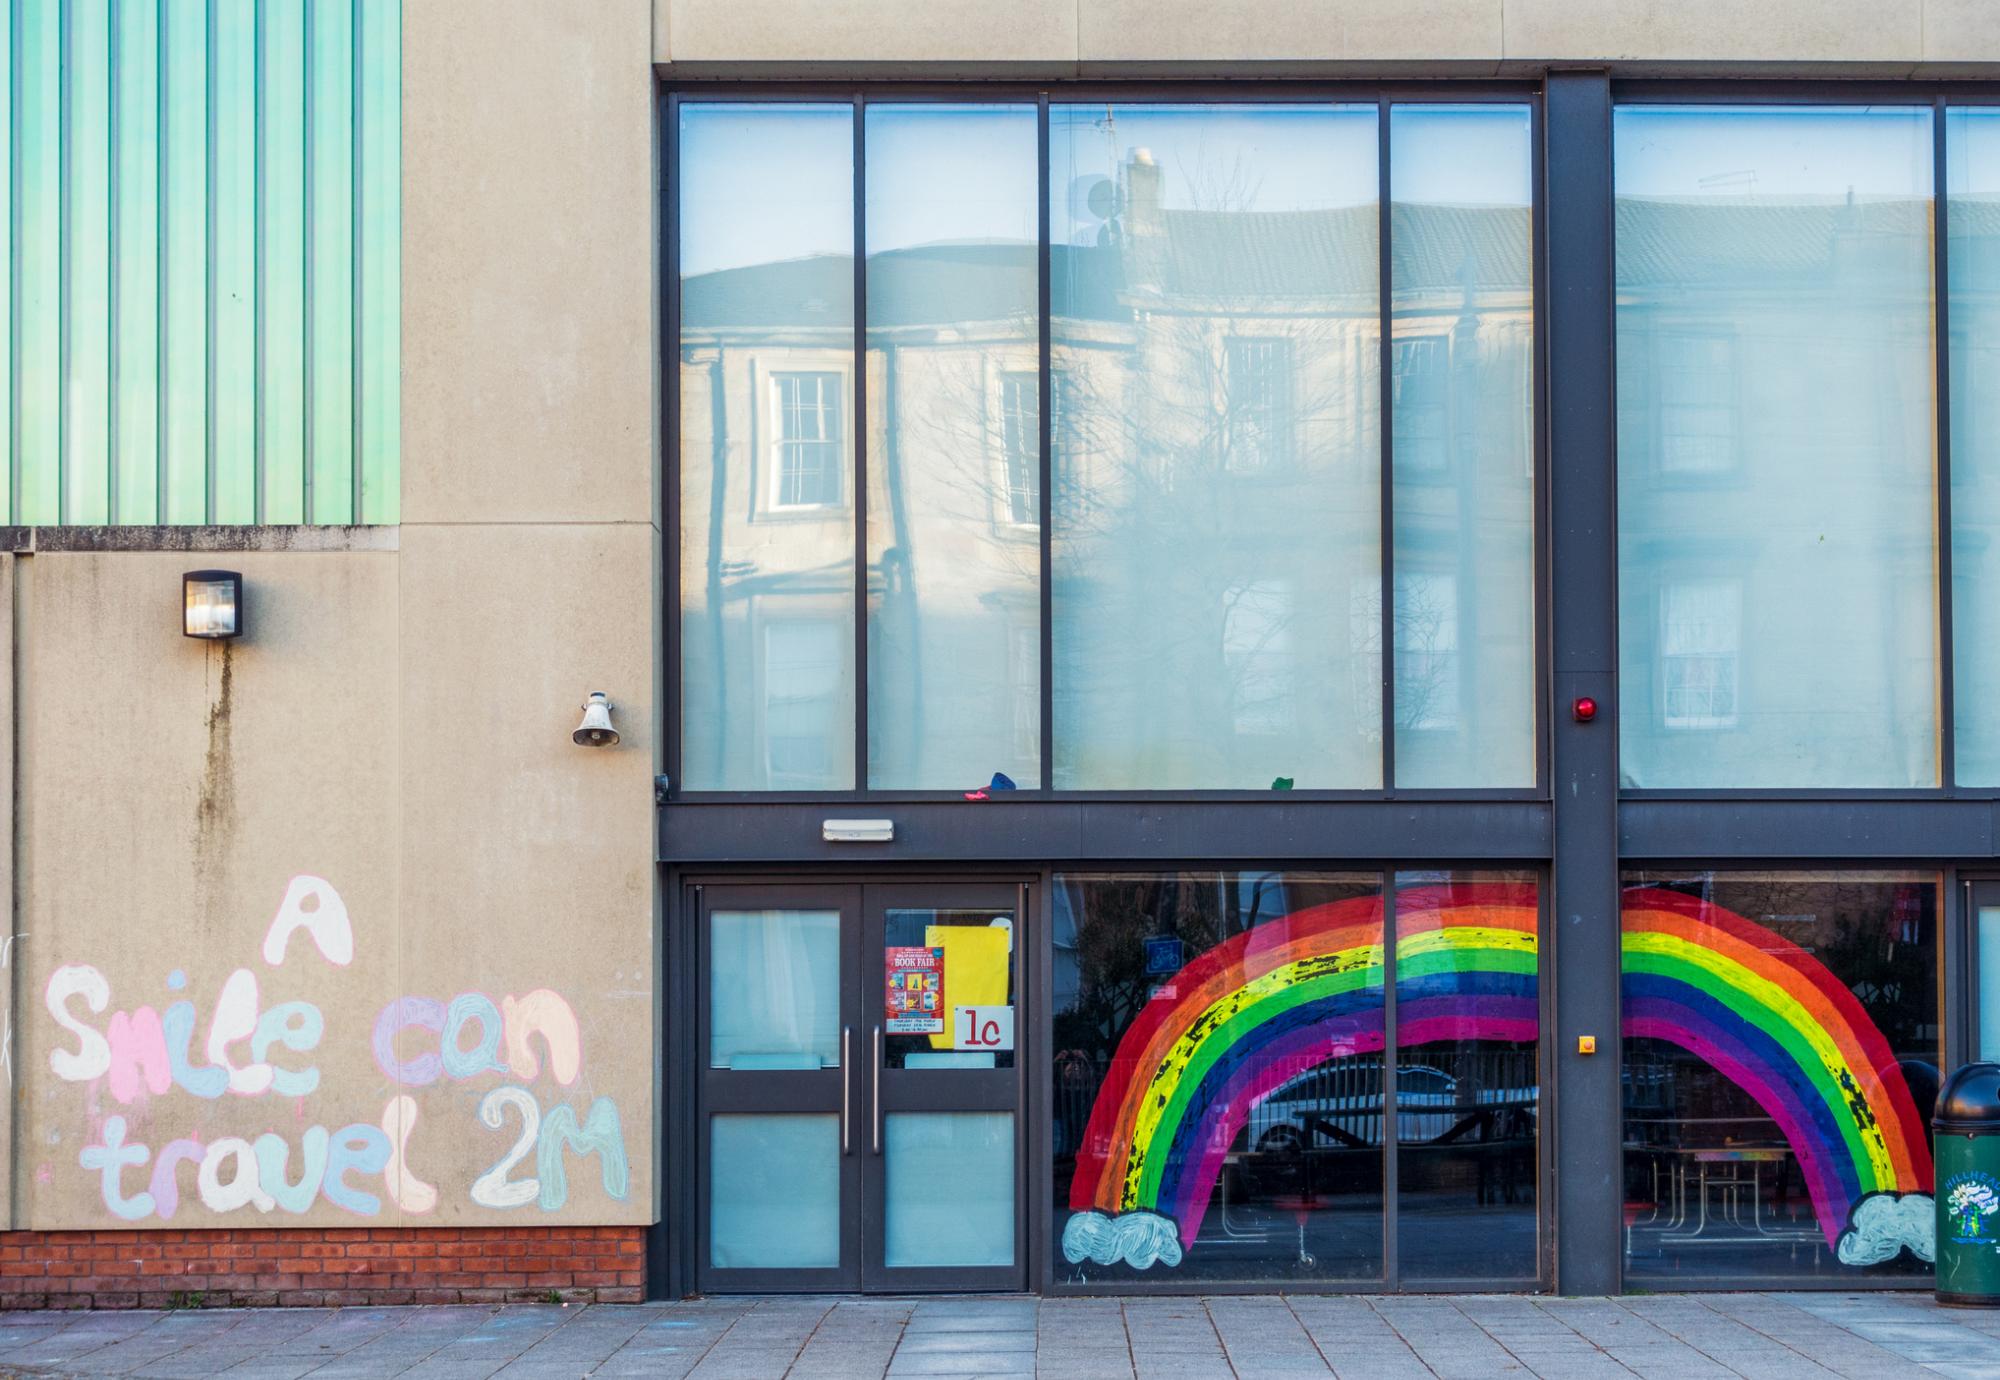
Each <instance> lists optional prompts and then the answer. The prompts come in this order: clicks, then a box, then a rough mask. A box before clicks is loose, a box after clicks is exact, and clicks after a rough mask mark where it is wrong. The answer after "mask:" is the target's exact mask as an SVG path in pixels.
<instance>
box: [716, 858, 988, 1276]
mask: <svg viewBox="0 0 2000 1380" xmlns="http://www.w3.org/2000/svg"><path fill="white" fill-rule="evenodd" d="M698 895H699V905H698V906H697V907H696V908H695V909H696V913H697V916H698V920H699V924H700V928H701V955H702V957H701V961H702V968H703V985H702V1001H701V1012H700V1019H699V1031H698V1036H697V1043H698V1047H699V1049H700V1051H701V1065H702V1067H701V1076H700V1079H699V1089H700V1104H701V1105H700V1110H699V1114H700V1116H701V1120H702V1133H701V1186H700V1191H701V1204H702V1219H703V1220H702V1224H701V1240H700V1245H699V1250H700V1261H701V1275H702V1287H703V1289H704V1290H705V1291H709V1292H730V1291H755V1292H766V1291H780V1290H805V1291H817V1290H832V1291H853V1290H862V1289H879V1290H884V1291H889V1292H896V1293H905V1292H912V1291H919V1290H968V1289H1001V1290H1018V1289H1023V1288H1025V1287H1026V1284H1027V1268H1026V1259H1025V1252H1024V1250H1023V1244H1022V1243H1023V1233H1022V1230H1021V1224H1022V1214H1023V1208H1024V1203H1025V1195H1024V1193H1023V1191H1022V1185H1021V1172H1022V1165H1023V1162H1024V1157H1023V1155H1022V1153H1021V1145H1020V1141H1021V1120H1022V1118H1021V1074H1022V1060H1021V1055H1020V1051H1019V1049H1018V1047H1017V1036H1018V1033H1019V1032H1022V1031H1025V1029H1026V1023H1025V1021H1024V1020H1022V1019H1021V1017H1022V1015H1023V1013H1022V1012H1021V1010H1020V1007H1019V1006H1018V1004H1017V994H1018V992H1019V990H1020V969H1021V954H1022V953H1023V952H1024V951H1026V945H1025V942H1024V938H1025V936H1024V933H1023V923H1022V922H1023V920H1024V918H1025V914H1024V912H1025V905H1024V902H1025V895H1026V893H1025V889H1024V888H1022V887H1018V886H1009V885H1005V884H1001V885H964V884H951V883H946V884H927V883H898V884H894V885H879V886H877V885H866V886H861V885H856V886H817V885H816V886H755V885H745V886H734V885H730V886H704V887H702V888H700V889H699V891H698Z"/></svg>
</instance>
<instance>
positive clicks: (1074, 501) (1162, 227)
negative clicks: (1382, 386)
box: [1049, 104, 1382, 790]
mask: <svg viewBox="0 0 2000 1380" xmlns="http://www.w3.org/2000/svg"><path fill="white" fill-rule="evenodd" d="M1049 138H1050V148H1049V160H1050V171H1049V178H1050V182H1049V192H1050V198H1051V201H1050V216H1051V235H1052V240H1053V243H1052V245H1051V249H1050V253H1051V284H1050V290H1051V313H1052V319H1051V322H1050V329H1051V345H1052V352H1053V353H1052V360H1051V366H1052V369H1053V378H1052V382H1051V389H1052V396H1051V399H1050V407H1051V409H1052V417H1051V421H1052V425H1053V447H1054V450H1053V455H1052V457H1051V463H1052V466H1053V476H1054V483H1053V491H1052V493H1051V511H1052V524H1053V530H1052V532H1051V548H1052V561H1053V568H1052V582H1053V583H1052V585H1051V589H1050V596H1051V601H1052V605H1053V615H1052V616H1053V637H1054V679H1055V683H1054V685H1053V687H1052V692H1053V701H1054V709H1053V712H1054V716H1055V723H1054V725H1053V727H1054V739H1055V762H1054V764H1053V771H1052V776H1053V784H1054V785H1055V786H1057V787H1059V788H1071V789H1092V788H1098V789H1144V788H1158V789H1172V788H1214V789H1258V790H1262V789H1266V788H1268V787H1270V786H1271V785H1272V783H1273V781H1274V780H1275V779H1276V778H1278V777H1290V778H1292V779H1293V780H1294V781H1295V782H1296V784H1297V785H1299V786H1300V787H1303V788H1312V787H1371V786H1378V785H1380V784H1381V756H1382V743H1381V733H1382V716H1381V698H1382V697H1381V670H1380V651H1381V648H1380V637H1379V635H1376V636H1374V640H1373V641H1372V642H1370V641H1369V637H1370V634H1369V631H1368V629H1369V627H1370V626H1371V624H1370V622H1369V620H1368V619H1367V618H1365V617H1357V616H1356V612H1355V611H1356V610H1357V609H1361V608H1365V607H1367V606H1369V605H1370V604H1371V603H1372V605H1373V607H1375V608H1377V609H1379V608H1380V603H1379V600H1380V599H1381V531H1380V527H1381V494H1380V490H1381V432H1380V417H1379V411H1380V408H1379V397H1380V390H1379V386H1378V380H1379V377H1380V370H1379V356H1380V349H1379V332H1380V316H1379V307H1380V297H1379V283H1380V260H1379V257H1378V253H1377V250H1378V245H1379V239H1380V237H1379V233H1378V219H1379V207H1378V204H1377V180H1376V179H1377V154H1376V139H1377V135H1376V110H1375V107H1373V106H1366V107H1352V106H1311V107H1308V106H1283V107H1278V106H1245V105H1235V106H1140V105H1121V106H1118V107H1115V108H1110V107H1106V106H1104V105H1102V104H1097V105H1058V106H1054V107H1052V108H1051V110H1050V134H1049ZM1376 621H1377V622H1378V623H1379V618H1378V619H1377V620H1376Z"/></svg>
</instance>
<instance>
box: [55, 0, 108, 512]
mask: <svg viewBox="0 0 2000 1380" xmlns="http://www.w3.org/2000/svg"><path fill="white" fill-rule="evenodd" d="M67 11H68V14H67V19H68V29H69V32H68V33H67V34H66V35H65V42H64V45H63V46H64V53H63V69H64V76H65V81H64V83H63V106H64V109H63V124H64V143H65V144H66V146H67V147H66V150H65V151H66V153H67V155H68V156H67V158H66V159H65V164H66V166H65V169H64V175H65V177H66V178H67V182H68V185H67V188H66V191H67V193H68V194H67V196H65V198H64V205H63V211H64V220H65V222H66V223H65V225H64V228H63V235H64V247H65V250H66V252H65V254H64V255H63V297H64V310H65V311H66V312H67V313H68V317H67V324H68V330H67V339H66V340H65V341H64V342H63V395H64V404H65V406H64V409H63V456H62V490H63V496H62V520H63V521H64V522H75V523H106V522H109V521H111V101H110V92H111V3H110V0H69V3H68V5H67Z"/></svg>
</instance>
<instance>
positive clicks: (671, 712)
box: [660, 81, 1550, 807]
mask: <svg viewBox="0 0 2000 1380" xmlns="http://www.w3.org/2000/svg"><path fill="white" fill-rule="evenodd" d="M661 100H662V125H661V130H662V133H661V140H662V164H663V168H664V170H665V177H664V186H663V187H662V189H661V197H662V201H663V210H664V216H663V223H664V226H665V231H666V233H665V234H664V235H663V236H662V244H661V279H662V286H663V297H664V302H663V316H662V321H661V332H662V348H661V373H662V380H661V382H662V387H661V390H660V391H661V428H662V432H661V434H662V435H663V436H664V437H665V445H664V447H663V465H662V483H661V503H662V510H663V511H662V519H663V523H662V527H663V530H662V536H663V541H664V548H665V555H664V560H663V562H662V564H663V570H662V575H663V590H662V596H663V601H664V604H663V612H664V615H665V621H666V636H665V639H664V640H665V644H666V665H665V667H664V668H663V676H662V684H663V685H664V686H666V687H667V691H668V694H667V701H668V710H667V713H666V714H665V715H664V716H663V719H662V724H661V728H662V732H663V734H664V735H665V741H664V744H663V746H664V748H665V751H664V753H663V757H664V768H665V773H666V777H667V782H668V785H667V790H666V795H667V797H668V800H669V801H670V802H671V803H672V804H673V805H674V806H676V807H679V806H692V805H697V804H701V805H709V804H712V805H731V804H735V805H747V804H764V803H774V802H794V801H806V800H810V801H821V802H826V803H836V802H844V803H853V802H860V801H873V802H884V803H905V802H907V803H919V802H925V801H957V800H958V798H959V792H960V791H961V790H963V789H966V788H969V787H972V786H976V785H979V784H981V783H979V782H973V781H968V782H965V783H964V784H963V785H962V786H960V787H958V788H956V789H940V790H922V791H914V790H876V789H871V788H869V787H868V785H867V780H868V531H867V525H868V493H867V476H868V461H869V456H868V398H867V378H866V373H867V371H866V369H865V368H862V367H861V363H862V362H865V361H866V359H867V348H868V310H867V308H868V300H867V257H868V256H867V205H866V202H867V197H866V191H867V148H866V142H867V139H866V118H865V116H866V111H867V108H868V107H869V106H870V105H895V104H911V103H957V104H964V105H1014V106H1023V107H1026V106H1032V107H1033V108H1034V109H1035V111H1036V158H1037V168H1038V184H1039V185H1038V187H1037V190H1036V199H1037V203H1038V207H1037V221H1038V229H1039V246H1038V277H1039V283H1038V296H1039V307H1040V312H1039V315H1040V339H1039V350H1040V364H1039V369H1040V375H1041V382H1040V388H1039V394H1040V403H1041V456H1040V463H1041V467H1042V468H1041V494H1042V498H1041V514H1040V516H1041V523H1040V530H1039V533H1038V536H1037V540H1038V542H1039V544H1040V547H1041V561H1040V570H1041V588H1040V590H1039V592H1038V598H1039V601H1040V621H1041V642H1042V645H1041V663H1042V664H1041V685H1040V699H1039V708H1040V716H1041V772H1042V782H1043V783H1047V782H1049V781H1051V780H1052V779H1053V773H1054V770H1055V757H1054V675H1053V671H1054V654H1053V651H1054V649H1053V636H1052V609H1051V599H1052V590H1051V576H1052V565H1053V561H1052V545H1053V525H1052V507H1053V493H1052V487H1053V486H1052V481H1053V475H1052V473H1051V471H1052V469H1053V447H1054V437H1053V434H1052V431H1053V414H1054V411H1055V408H1054V407H1053V406H1052V404H1051V398H1050V394H1051V390H1052V387H1053V370H1052V365H1051V355H1052V346H1051V329H1052V328H1051V322H1050V315H1049V306H1050V274H1051V270H1050V247H1049V233H1050V205H1049V201H1050V191H1049V106H1050V105H1051V104H1052V103H1056V104H1069V103H1076V104H1091V103H1097V102H1110V103H1147V104H1172V103H1182V104H1211V105H1331V104H1341V105H1374V106H1375V107H1376V111H1377V115H1376V125H1377V129H1376V135H1377V157H1376V179H1377V189H1376V199H1377V214H1378V231H1379V234H1378V243H1377V251H1376V257H1377V269H1378V302H1377V311H1378V316H1379V324H1378V337H1379V339H1378V341H1377V350H1378V353H1379V355H1380V358H1379V360H1378V375H1379V377H1378V379H1377V393H1378V399H1377V407H1378V412H1379V416H1380V444H1381V455H1380V481H1379V486H1380V490H1381V494H1380V501H1381V517H1380V526H1381V536H1380V542H1381V572H1382V580H1381V584H1382V600H1381V611H1380V620H1381V624H1382V627H1381V645H1382V648H1383V650H1384V655H1383V656H1382V658H1381V667H1380V679H1381V717H1382V744H1381V764H1382V785H1381V786H1380V787H1379V788H1354V789H1303V790H1296V791H1292V792H1289V793H1287V794H1288V795H1289V796H1290V798H1291V799H1293V800H1301V801H1303V800H1315V801H1350V800H1353V801H1362V800H1366V801H1382V800H1409V801H1423V800H1486V801H1538V800H1546V799H1547V798H1548V790H1549V786H1548V781H1549V777H1548V770H1547V762H1548V737H1549V723H1548V715H1547V713H1546V712H1538V713H1537V714H1536V721H1535V729H1534V731H1535V749H1534V761H1535V781H1534V784H1533V785H1531V786H1520V787H1477V788H1466V789H1452V788H1421V789H1410V788H1398V787H1397V786H1396V784H1395V738H1396V717H1395V657H1394V654H1393V650H1392V649H1393V648H1394V645H1395V641H1394V637H1395V628H1394V623H1395V600H1394V597H1393V592H1394V588H1395V584H1394V572H1395V529H1394V521H1393V511H1392V508H1393V497H1394V488H1395V471H1394V451H1393V446H1394V427H1393V415H1394V387H1395V381H1394V378H1393V372H1392V364H1393V353H1392V351H1393V334H1394V329H1393V328H1394V310H1393V301H1392V297H1391V288H1392V283H1391V238H1390V220H1391V215H1390V213H1391V209H1392V207H1391V202H1390V195H1389V194H1390V166H1389V152H1390V138H1389V135H1390V128H1389V114H1390V108H1391V107H1392V106H1396V105H1411V104H1428V105H1488V104H1513V105H1520V106H1523V107H1525V108H1526V109H1527V110H1528V112H1529V119H1530V142H1531V145H1532V146H1534V147H1536V148H1539V144H1540V140H1541V130H1540V123H1541V99H1540V93H1539V90H1538V88H1537V87H1536V86H1535V85H1533V84H1531V83H1521V82H1460V81H1438V82H1401V83H1384V82H1369V83H1358V82H1297V81H1286V82H1277V83H1258V82H1227V83H1205V82H1167V83H1159V82H1147V83H1139V82H1109V83H1107V82H1088V81H1085V82H1073V83H1046V84H1035V85H1023V84H1018V83H1008V84H1002V83H992V84H982V83H971V82H954V83H914V82H859V83H842V84H826V83H812V84H805V83H785V84H777V83H765V82H753V83H722V82H695V83H684V84H681V85H678V86H672V87H666V88H663V90H662V95H661ZM732 102H741V103H756V104H772V105H783V104H818V105H837V104H847V105H850V106H851V107H852V110H853V141H854V143H853V148H854V153H853V159H854V167H853V184H854V198H853V210H854V224H853V236H854V357H855V359H856V361H857V364H856V368H855V374H854V397H853V404H852V406H853V411H854V415H853V417H852V419H851V423H852V452H853V453H852V456H851V459H850V469H851V477H852V482H853V504H852V511H853V515H854V544H855V555H854V563H855V577H854V579H855V606H854V623H855V626H854V651H853V657H854V706H855V708H854V773H855V785H854V787H853V788H850V789H847V790H830V791H775V790H774V791H734V790H731V791H686V790H683V789H682V787H681V767H682V761H683V756H682V738H681V734H682V725H681V716H680V710H679V705H680V686H681V647H680V627H679V623H680V616H679V610H680V575H681V572H680V493H679V489H680V481H679V474H680V466H679V453H680V397H679V367H678V366H679V354H680V350H679V336H680V194H679V179H678V176H677V175H676V173H677V161H678V155H679V139H680V111H681V109H682V107H683V106H685V105H699V104H727V103H732ZM1529 215H1530V221H1531V224H1532V226H1533V227H1534V233H1535V236H1536V242H1539V238H1540V228H1541V222H1542V218H1543V205H1542V196H1541V179H1540V177H1539V176H1536V177H1535V178H1534V179H1533V195H1532V199H1531V203H1530V211H1529ZM1531 258H1532V260H1533V261H1532V264H1531V271H1532V283H1533V292H1532V297H1531V304H1532V305H1531V311H1532V312H1533V317H1534V321H1533V331H1534V345H1533V347H1532V350H1531V355H1532V357H1533V359H1534V361H1535V364H1534V368H1533V370H1532V376H1531V379H1530V384H1531V388H1532V394H1533V398H1532V401H1533V413H1534V438H1535V442H1534V467H1535V484H1534V500H1533V507H1534V512H1535V522H1534V552H1533V568H1534V569H1535V571H1536V572H1537V578H1536V580H1535V593H1534V621H1535V643H1536V652H1537V655H1536V657H1535V689H1534V700H1533V702H1534V703H1535V704H1536V705H1537V706H1545V705H1546V704H1547V702H1548V681H1547V675H1546V670H1545V663H1546V658H1545V656H1543V655H1542V653H1543V652H1544V651H1545V650H1546V648H1547V645H1548V643H1547V633H1546V630H1545V624H1546V622H1547V617H1546V615H1547V609H1546V599H1545V598H1544V594H1543V592H1544V589H1545V582H1544V581H1543V580H1542V579H1541V578H1540V572H1542V571H1543V570H1544V569H1545V568H1546V556H1545V549H1546V546H1547V524H1546V522H1545V521H1544V518H1545V514H1546V511H1547V501H1546V500H1547V492H1548V487H1547V486H1548V476H1549V469H1550V466H1549V463H1548V456H1547V444H1546V426H1545V424H1544V421H1543V416H1544V413H1545V411H1546V406H1545V401H1544V400H1545V397H1546V391H1547V385H1546V378H1545V370H1544V369H1543V368H1542V360H1543V358H1544V349H1543V342H1542V326H1541V320H1542V315H1543V313H1542V311H1541V303H1542V301H1543V298H1544V294H1545V292H1546V285H1545V283H1544V281H1543V280H1544V276H1545V275H1544V273H1543V271H1542V263H1541V261H1540V259H1539V257H1538V256H1532V255H1531ZM1272 799H1273V793H1272V792H1271V791H1268V790H1190V789H1173V788H1164V789H1157V790H1136V791H1110V790H1091V789H1082V790H1056V789H1053V788H1051V787H1049V786H1048V785H1046V784H1043V785H1040V786H1037V787H1032V788H1031V787H1028V786H1026V785H1025V784H1024V785H1023V787H1022V789H1021V790H1020V791H1019V792H1018V793H1017V794H1016V796H1015V799H1014V800H1013V801H1011V802H1010V803H1011V804H1015V805H1024V804H1028V803H1030V802H1071V801H1085V800H1096V801H1105V802H1154V801H1233V800H1242V801H1270V800H1272Z"/></svg>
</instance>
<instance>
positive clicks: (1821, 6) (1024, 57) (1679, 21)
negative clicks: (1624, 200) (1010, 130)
mask: <svg viewBox="0 0 2000 1380" xmlns="http://www.w3.org/2000/svg"><path fill="white" fill-rule="evenodd" d="M652 3H653V12H654V21H653V54H654V59H655V61H657V62H660V63H663V64H669V63H670V64H672V65H673V66H674V67H675V68H676V69H678V70H680V71H681V72H682V73H683V74H685V75H692V76H703V75H718V74H722V73H726V72H739V73H742V74H745V75H749V74H753V73H764V74H773V75H777V74H785V73H790V72H798V71H807V70H813V69H830V68H843V69H846V70H849V71H853V70H876V71H884V72H887V71H895V70H899V69H907V70H921V71H926V72H932V73H937V74H945V73H949V72H952V71H959V72H965V73H989V74H1003V73H1018V74H1023V75H1027V74H1033V75H1042V76H1051V77H1055V76H1065V75H1092V74H1097V75H1109V74H1115V73H1121V72H1128V73H1129V72H1139V71H1153V72H1159V73H1169V74H1174V75H1215V76H1219V75H1229V74H1243V73H1262V74H1266V75H1288V74H1292V75H1305V74H1316V73H1317V74H1344V73H1356V74H1378V75H1380V74H1396V73H1423V72H1452V73H1457V74H1467V75H1469V74H1476V73H1486V74H1493V75H1514V74H1524V73H1527V72H1531V71H1534V70H1538V69H1540V68H1542V67H1545V66H1547V65H1549V64H1551V63H1558V64H1575V63H1588V64H1592V65H1596V64H1609V65H1611V66H1612V67H1613V68H1614V69H1615V70H1619V71H1623V72H1627V73H1631V74H1634V75H1638V74H1646V73H1662V72H1700V71H1713V72H1716V73H1719V74H1747V73H1751V72H1758V71H1768V72H1772V73H1788V74H1805V73H1826V74H1846V75H1874V76H1885V77H1888V76H1907V75H1927V76H1953V75H1973V74H1991V73H1993V72H1995V71H2000V7H1996V6H1994V5H1993V4H1991V3H1990V0H1768V3H1760V4H1752V3H1746V2H1745V0H1294V3H1289V4H1266V3H1261V0H1229V3H1225V4H1215V3H1211V0H1054V2H1053V3H1052V2H1051V0H1029V2H1028V3H1022V4H1018V5H999V6H996V5H975V4H970V3H960V0H945V3H938V0H837V2H836V3H820V0H652Z"/></svg>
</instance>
